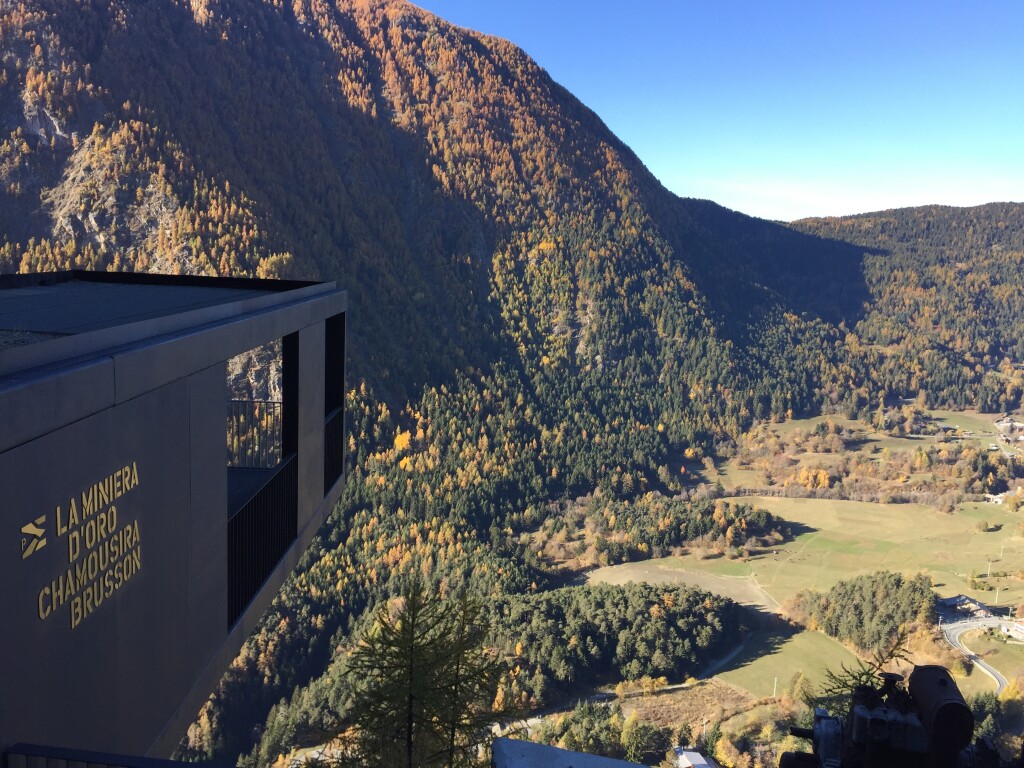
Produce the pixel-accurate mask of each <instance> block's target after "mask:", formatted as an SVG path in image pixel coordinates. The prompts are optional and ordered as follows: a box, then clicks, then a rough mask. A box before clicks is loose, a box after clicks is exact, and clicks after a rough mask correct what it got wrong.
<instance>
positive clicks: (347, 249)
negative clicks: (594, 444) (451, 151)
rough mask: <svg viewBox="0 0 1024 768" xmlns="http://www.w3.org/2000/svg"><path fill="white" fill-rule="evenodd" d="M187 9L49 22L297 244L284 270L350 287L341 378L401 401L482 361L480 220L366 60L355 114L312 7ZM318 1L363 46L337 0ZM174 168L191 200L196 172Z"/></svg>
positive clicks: (485, 316)
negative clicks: (203, 15)
mask: <svg viewBox="0 0 1024 768" xmlns="http://www.w3.org/2000/svg"><path fill="white" fill-rule="evenodd" d="M187 6H188V4H184V6H183V5H182V4H178V3H174V2H171V1H170V0H150V2H146V3H138V4H133V5H132V10H131V13H126V14H125V19H124V23H123V24H114V23H111V22H109V21H106V20H103V19H102V18H100V15H101V14H100V13H99V12H97V11H95V10H93V9H91V8H90V7H89V4H81V5H73V6H71V7H69V8H68V10H67V12H66V13H65V12H62V14H61V15H60V17H59V18H57V19H55V24H56V25H57V26H58V28H59V29H60V30H61V33H62V34H67V35H68V36H69V37H74V38H76V39H77V38H82V42H81V45H82V50H85V51H87V52H88V53H87V55H88V56H90V58H91V60H90V61H89V63H90V64H91V65H92V69H93V72H94V74H95V77H96V79H97V81H98V82H99V83H101V84H102V86H103V87H105V88H107V89H109V91H110V93H111V94H112V98H111V99H110V101H111V103H112V104H117V105H121V104H125V103H128V102H130V103H131V104H132V105H133V106H132V107H131V108H129V109H128V111H127V114H130V115H136V114H140V113H141V114H142V115H143V119H144V120H147V121H149V122H152V123H153V124H154V125H156V126H159V128H160V129H161V131H162V132H163V133H164V135H165V136H167V137H168V138H169V139H171V140H173V141H174V142H177V143H179V144H180V145H181V146H182V148H183V154H184V157H185V158H186V159H188V158H191V159H194V161H195V163H196V165H197V170H198V172H199V174H200V176H201V177H202V176H205V177H206V178H208V179H211V180H215V182H216V183H219V184H222V183H224V182H227V183H229V184H230V187H231V191H232V193H233V195H234V194H237V193H241V194H242V195H244V196H245V198H247V199H248V200H250V201H252V207H253V208H254V209H255V211H256V212H257V215H258V216H259V218H260V222H261V226H263V225H264V223H265V225H266V229H267V230H268V231H267V232H266V234H267V235H268V236H269V239H270V241H271V244H272V247H273V248H274V249H278V250H280V251H282V252H285V251H286V252H290V253H292V254H293V255H294V259H295V261H294V266H293V268H292V269H291V270H290V273H289V274H287V275H286V276H288V277H295V278H305V279H325V280H337V281H338V283H339V285H340V286H341V287H342V288H346V289H347V290H348V291H349V302H350V308H351V309H352V311H351V312H350V322H349V325H348V331H349V342H350V343H349V358H350V361H351V363H352V365H353V367H352V368H351V369H350V370H351V373H352V374H354V376H353V378H354V377H355V376H366V377H367V378H368V379H370V380H371V381H372V382H373V383H374V384H375V385H376V387H377V388H378V391H379V392H380V393H381V394H383V395H384V396H385V397H387V398H388V399H389V400H391V401H392V402H393V403H401V402H403V401H404V400H406V399H410V398H413V397H415V395H416V394H418V392H419V391H420V390H421V388H422V387H423V386H424V385H430V384H436V383H441V382H449V381H450V380H451V378H452V376H453V373H454V371H456V370H459V369H465V368H467V367H477V366H480V367H483V365H484V364H485V363H486V361H488V360H490V359H493V358H494V353H493V350H488V349H487V345H488V344H490V343H491V341H490V339H492V338H493V334H490V333H488V332H487V331H486V328H487V327H488V326H489V325H490V324H491V322H492V320H493V318H491V317H490V314H489V313H490V310H489V308H488V302H487V297H488V294H489V283H488V270H489V268H490V254H491V253H492V252H493V247H492V245H493V240H494V235H493V231H492V225H491V224H490V223H489V222H488V221H486V220H485V218H484V217H483V215H482V214H481V212H480V211H479V210H477V209H476V208H475V207H474V206H473V205H471V204H470V203H469V202H467V201H466V200H462V199H455V198H453V197H452V196H450V195H449V194H447V193H446V192H444V191H443V190H442V188H441V186H440V184H439V183H438V181H437V179H436V178H435V177H434V172H433V167H432V166H433V164H432V163H431V162H429V157H428V155H427V152H426V151H425V148H424V146H423V144H422V141H421V139H420V138H419V137H417V136H416V135H415V134H414V133H413V132H412V131H411V130H410V131H405V130H402V129H400V128H398V127H396V126H395V125H394V124H393V123H392V121H391V113H390V111H389V107H388V104H387V103H386V102H385V100H384V99H383V98H381V97H378V96H375V95H374V92H376V91H378V90H379V82H380V81H381V79H382V77H383V75H382V74H381V73H380V72H378V71H375V68H376V59H375V58H374V57H373V56H364V57H363V58H362V59H361V61H360V62H359V67H361V68H362V69H363V70H365V76H366V79H367V80H368V81H369V82H370V83H371V87H370V89H369V95H368V96H366V99H367V102H366V104H365V106H366V111H365V112H364V111H362V110H361V109H356V108H353V107H351V106H349V101H348V99H347V98H346V97H345V96H343V95H342V92H341V85H339V80H341V79H342V78H341V77H340V76H339V72H342V73H346V72H351V71H352V68H353V66H354V65H353V62H352V61H345V60H342V59H341V58H340V57H339V55H338V54H337V53H335V52H334V51H333V50H332V49H331V48H330V47H329V46H328V45H327V44H326V43H324V42H322V40H321V39H320V36H319V35H318V34H317V33H316V30H315V28H316V26H317V24H318V23H320V22H321V21H324V19H318V20H316V21H313V20H309V19H307V20H304V21H298V20H296V18H295V17H294V15H293V12H292V9H291V5H290V4H285V5H284V6H283V7H282V8H280V9H278V8H275V7H274V6H273V5H272V4H269V3H242V4H236V3H232V2H225V3H222V4H220V5H218V6H213V8H214V10H213V12H212V17H213V18H212V20H211V21H210V22H208V23H206V24H200V23H197V21H196V20H195V18H194V17H193V15H192V13H191V12H190V11H189V10H187ZM316 12H317V13H323V14H325V18H326V22H325V23H327V24H337V25H338V27H339V28H340V29H341V32H340V34H342V35H343V36H346V37H348V38H349V39H351V40H352V41H353V42H354V43H355V44H356V45H360V44H362V43H363V41H362V39H361V36H360V33H359V30H358V28H356V26H355V24H354V23H353V22H352V20H351V19H350V18H349V17H347V16H346V15H345V14H344V13H342V12H341V11H340V10H338V9H336V8H334V7H333V6H324V8H323V9H321V10H319V11H316ZM219 17H231V23H230V24H224V23H222V21H221V20H220V19H219ZM83 30H84V31H83ZM139 108H141V110H140V109H139ZM371 111H375V115H376V116H371V114H370V112H371ZM185 175H187V174H185ZM172 178H175V180H176V182H177V183H178V185H179V187H180V188H179V189H178V190H177V192H178V194H179V196H180V197H182V199H190V198H191V197H192V196H193V194H194V192H193V186H192V185H193V180H192V179H191V178H185V177H184V175H182V176H178V177H174V175H173V171H172Z"/></svg>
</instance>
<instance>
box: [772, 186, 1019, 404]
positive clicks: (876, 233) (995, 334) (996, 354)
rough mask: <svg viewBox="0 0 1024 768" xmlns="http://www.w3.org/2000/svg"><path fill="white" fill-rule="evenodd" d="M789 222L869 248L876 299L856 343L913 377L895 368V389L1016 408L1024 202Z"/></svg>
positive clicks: (868, 278)
mask: <svg viewBox="0 0 1024 768" xmlns="http://www.w3.org/2000/svg"><path fill="white" fill-rule="evenodd" d="M791 226H792V227H793V228H794V229H797V230H800V231H802V232H808V233H812V234H815V235H818V236H821V237H827V238H834V239H838V240H842V241H844V242H847V243H851V244H855V245H858V246H862V247H863V248H864V249H865V255H864V262H863V274H864V280H865V283H866V286H867V289H868V291H869V293H870V300H869V301H868V303H867V305H866V312H865V316H864V318H863V319H862V320H861V322H860V323H859V324H858V325H857V326H856V328H855V331H856V337H855V338H854V339H851V341H852V342H853V346H855V347H860V346H861V345H869V346H871V347H874V348H875V349H877V350H881V351H882V352H883V354H882V355H881V357H880V358H876V359H875V362H874V368H875V369H876V370H888V371H895V370H896V369H899V368H902V369H903V370H904V371H905V372H906V373H907V374H909V378H907V377H904V378H903V381H900V378H899V376H898V374H896V375H895V376H894V377H893V379H892V384H894V385H895V386H894V389H897V388H898V389H902V390H904V391H908V390H909V391H913V390H916V389H921V390H926V391H927V393H928V399H929V401H930V402H931V403H932V404H933V405H940V404H951V405H957V406H964V405H975V406H977V407H978V408H980V409H981V410H984V411H996V410H1010V409H1013V408H1015V407H1017V405H1018V404H1019V401H1020V395H1021V388H1020V384H1021V380H1020V375H1019V372H1015V371H1014V367H1013V363H1020V362H1021V361H1022V360H1024V341H1022V340H1024V293H1022V291H1021V281H1022V277H1021V276H1022V274H1024V271H1022V270H1024V205H1021V204H1018V203H991V204H988V205H980V206H976V207H974V208H951V207H949V206H938V205H934V206H924V207H920V208H902V209H897V210H889V211H881V212H878V213H866V214H861V215H857V216H846V217H835V218H826V219H805V220H802V221H797V222H793V224H792V225H791Z"/></svg>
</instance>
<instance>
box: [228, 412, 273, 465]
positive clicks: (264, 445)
mask: <svg viewBox="0 0 1024 768" xmlns="http://www.w3.org/2000/svg"><path fill="white" fill-rule="evenodd" d="M282 411H283V409H282V404H281V403H279V402H276V401H273V400H229V401H228V423H227V451H228V466H229V467H244V468H249V469H273V468H274V467H276V466H277V465H278V464H280V463H281V453H282V448H281V434H282V432H281V428H282Z"/></svg>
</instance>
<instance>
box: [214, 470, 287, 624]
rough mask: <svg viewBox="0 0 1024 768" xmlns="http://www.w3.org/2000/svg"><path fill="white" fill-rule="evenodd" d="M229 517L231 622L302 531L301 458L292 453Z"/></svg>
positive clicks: (229, 608) (229, 605)
mask: <svg viewBox="0 0 1024 768" xmlns="http://www.w3.org/2000/svg"><path fill="white" fill-rule="evenodd" d="M267 474H268V476H269V477H268V480H267V482H266V483H264V484H263V485H262V486H261V487H260V488H259V490H257V491H256V492H255V494H254V495H253V496H252V498H251V499H249V501H247V502H246V503H245V504H243V505H242V507H241V508H240V509H239V510H238V511H237V512H236V513H235V514H234V515H232V516H231V518H230V519H229V520H228V626H229V627H230V626H232V625H233V624H234V623H235V621H236V620H237V619H238V617H239V616H241V615H242V612H243V611H244V610H245V607H246V606H247V605H248V604H249V602H250V601H251V600H252V598H253V597H254V596H255V595H256V593H257V592H259V590H260V587H261V586H263V582H265V581H266V580H267V577H268V576H269V575H270V573H271V571H273V570H274V567H275V566H276V565H277V564H278V562H279V561H280V559H281V557H282V556H283V555H284V553H285V552H286V551H288V547H289V546H291V543H292V542H293V541H295V537H296V536H297V535H298V514H297V513H298V509H297V505H298V488H299V472H298V461H297V460H296V458H295V455H294V454H292V455H291V456H289V457H288V458H287V459H285V461H284V463H282V464H281V465H280V466H279V467H278V469H277V471H276V472H273V473H269V472H268V473H267Z"/></svg>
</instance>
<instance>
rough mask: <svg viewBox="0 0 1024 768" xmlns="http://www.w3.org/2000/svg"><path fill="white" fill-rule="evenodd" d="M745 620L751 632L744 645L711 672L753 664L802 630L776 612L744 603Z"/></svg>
mask: <svg viewBox="0 0 1024 768" xmlns="http://www.w3.org/2000/svg"><path fill="white" fill-rule="evenodd" d="M743 607H744V610H745V611H746V612H747V616H748V618H747V622H748V624H749V626H750V627H751V629H752V630H753V631H752V632H750V633H749V635H747V636H746V640H745V642H744V645H743V646H742V648H741V649H740V650H739V652H738V653H736V655H735V656H733V657H732V658H731V659H729V660H728V661H726V662H725V663H724V664H722V665H721V666H717V667H715V668H714V669H713V670H712V673H713V674H721V673H723V672H733V671H735V670H738V669H743V668H744V667H748V666H750V665H751V664H753V663H754V662H755V661H757V660H758V659H760V658H762V657H764V656H771V655H772V654H775V653H778V652H780V651H781V650H782V649H783V648H784V646H785V645H786V644H787V643H789V642H790V641H791V640H792V639H793V638H794V637H796V635H798V634H800V633H801V632H803V631H804V630H803V629H802V628H801V627H798V626H794V625H793V624H791V623H790V622H788V621H786V620H785V619H784V618H782V617H781V616H779V615H778V614H777V613H772V612H769V611H764V610H761V609H759V608H756V607H753V606H749V605H745V606H743Z"/></svg>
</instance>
